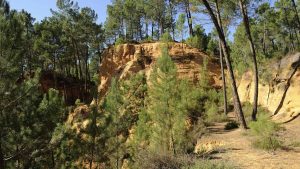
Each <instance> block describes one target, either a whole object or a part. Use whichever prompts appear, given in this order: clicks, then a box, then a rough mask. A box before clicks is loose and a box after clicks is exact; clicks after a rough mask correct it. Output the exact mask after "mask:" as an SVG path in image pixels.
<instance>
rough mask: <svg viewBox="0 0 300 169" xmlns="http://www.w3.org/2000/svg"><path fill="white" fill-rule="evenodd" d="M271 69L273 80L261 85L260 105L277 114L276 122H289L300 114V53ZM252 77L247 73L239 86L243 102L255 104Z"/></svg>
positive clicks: (284, 59)
mask: <svg viewBox="0 0 300 169" xmlns="http://www.w3.org/2000/svg"><path fill="white" fill-rule="evenodd" d="M270 69H271V70H270V72H272V73H271V74H270V76H272V78H271V79H272V80H271V81H269V82H265V83H262V82H261V83H260V84H259V96H258V103H259V104H260V105H261V106H263V107H266V108H268V110H270V111H271V112H273V114H276V115H275V116H273V118H274V120H275V121H278V122H288V121H290V120H292V119H294V118H295V117H297V116H298V115H299V114H300V53H297V54H294V55H290V56H287V57H285V58H283V59H282V60H280V61H279V62H278V63H275V64H274V65H273V66H272V67H270ZM252 77H253V76H252V73H251V72H246V73H245V74H244V75H243V77H242V80H241V82H240V84H239V88H238V90H239V94H240V99H241V101H242V102H246V101H250V102H251V103H253V94H254V83H252V82H253V78H252ZM258 113H259V112H258Z"/></svg>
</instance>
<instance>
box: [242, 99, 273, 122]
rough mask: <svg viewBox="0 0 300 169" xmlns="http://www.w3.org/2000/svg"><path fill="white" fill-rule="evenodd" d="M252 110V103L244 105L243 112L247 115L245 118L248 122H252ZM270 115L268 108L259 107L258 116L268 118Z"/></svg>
mask: <svg viewBox="0 0 300 169" xmlns="http://www.w3.org/2000/svg"><path fill="white" fill-rule="evenodd" d="M252 110H253V106H252V104H251V103H250V102H245V103H243V112H244V115H245V118H246V121H247V122H250V121H251V119H252V118H251V115H252ZM269 114H271V113H270V111H269V110H267V109H266V108H264V107H261V106H258V107H257V115H258V116H266V115H269Z"/></svg>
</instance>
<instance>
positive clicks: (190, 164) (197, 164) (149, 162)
mask: <svg viewBox="0 0 300 169" xmlns="http://www.w3.org/2000/svg"><path fill="white" fill-rule="evenodd" d="M134 168H147V169H235V168H236V167H234V166H233V165H231V164H229V163H228V162H225V161H212V160H208V159H198V158H196V157H195V156H193V155H187V154H178V155H171V154H166V153H158V152H149V151H144V150H142V151H141V152H140V153H139V155H138V158H137V159H136V165H135V166H134Z"/></svg>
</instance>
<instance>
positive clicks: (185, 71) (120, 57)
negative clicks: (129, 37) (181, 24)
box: [98, 42, 221, 96]
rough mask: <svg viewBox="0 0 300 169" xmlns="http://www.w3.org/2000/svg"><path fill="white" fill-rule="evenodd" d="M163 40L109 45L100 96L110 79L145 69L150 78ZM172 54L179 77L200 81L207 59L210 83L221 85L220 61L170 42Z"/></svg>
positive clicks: (105, 89)
mask: <svg viewBox="0 0 300 169" xmlns="http://www.w3.org/2000/svg"><path fill="white" fill-rule="evenodd" d="M161 46H162V43H159V42H157V43H144V44H124V45H118V46H116V47H110V48H109V49H107V50H106V51H105V52H104V53H103V60H102V62H101V65H100V82H101V83H100V86H99V88H98V90H99V92H100V95H101V96H103V95H105V93H106V91H107V89H108V87H109V85H110V82H111V79H112V78H113V77H115V78H117V79H119V78H120V79H124V78H127V77H128V76H130V75H132V74H135V73H137V72H140V71H145V73H146V76H147V78H148V77H149V75H150V74H151V70H152V67H153V65H154V63H155V62H156V60H157V58H158V57H159V56H161ZM169 55H170V56H171V58H172V59H173V61H174V62H175V64H176V66H177V70H178V71H177V72H178V76H179V77H180V78H187V79H188V80H190V81H191V82H197V81H198V79H199V75H200V69H201V67H202V65H203V60H204V58H207V60H208V66H207V67H208V71H209V75H210V77H211V79H210V83H211V85H213V86H215V87H220V85H219V84H221V83H220V79H219V76H220V67H219V64H218V61H217V60H214V59H213V58H211V57H209V56H208V55H207V54H205V53H203V52H201V51H200V50H198V49H195V48H191V47H188V46H187V45H186V44H182V43H171V44H170V45H169Z"/></svg>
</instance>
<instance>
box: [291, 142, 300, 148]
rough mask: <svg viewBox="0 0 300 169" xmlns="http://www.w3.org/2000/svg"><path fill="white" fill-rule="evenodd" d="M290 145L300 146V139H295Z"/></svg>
mask: <svg viewBox="0 0 300 169" xmlns="http://www.w3.org/2000/svg"><path fill="white" fill-rule="evenodd" d="M289 146H291V147H300V141H294V142H292V143H291V144H290V145H289Z"/></svg>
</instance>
